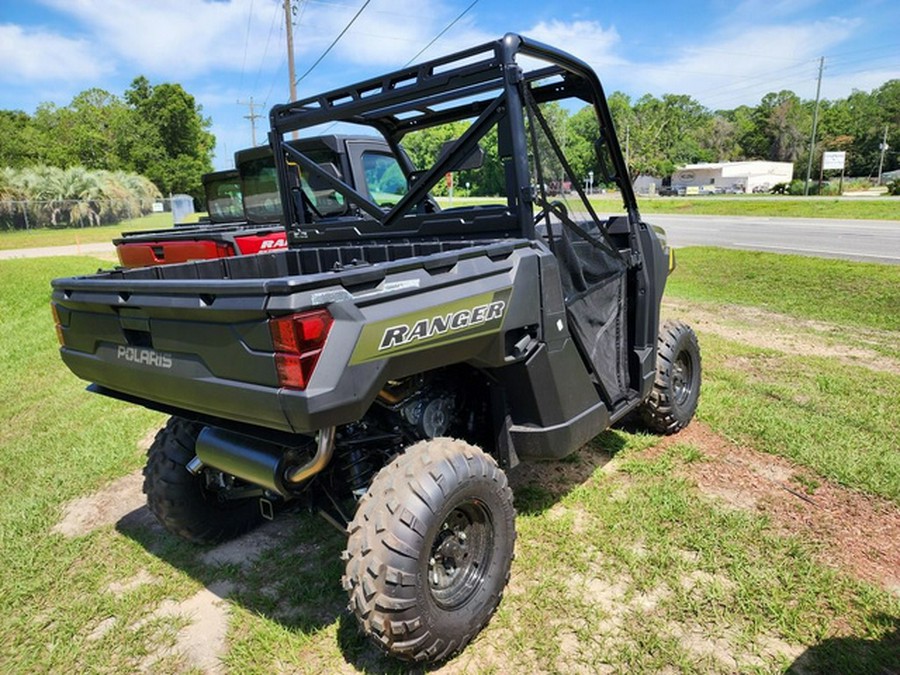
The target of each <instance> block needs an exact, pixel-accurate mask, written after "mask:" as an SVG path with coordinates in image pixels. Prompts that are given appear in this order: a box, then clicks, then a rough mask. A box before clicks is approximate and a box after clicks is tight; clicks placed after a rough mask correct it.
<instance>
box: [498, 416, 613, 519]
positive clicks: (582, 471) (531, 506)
mask: <svg viewBox="0 0 900 675" xmlns="http://www.w3.org/2000/svg"><path fill="white" fill-rule="evenodd" d="M625 445H626V441H625V438H624V437H623V436H622V434H621V433H619V432H617V431H615V430H609V431H605V432H603V433H602V434H600V435H599V436H597V437H595V438H594V439H593V440H591V441H589V442H588V443H586V444H585V445H583V446H582V447H581V448H579V449H578V450H576V451H575V452H573V453H572V454H571V455H569V456H568V457H565V458H563V459H561V460H559V461H554V462H523V463H521V464H519V465H518V466H517V467H515V468H514V469H512V470H511V471H510V472H509V483H510V486H511V487H512V489H513V493H514V495H515V499H516V512H517V513H523V514H528V515H538V514H540V513H543V512H544V511H546V510H547V509H549V508H550V507H552V506H553V505H554V504H555V503H556V502H557V501H559V499H560V498H562V497H563V496H565V495H566V494H568V493H569V492H570V491H571V490H572V489H574V488H576V487H578V486H579V485H581V484H583V483H584V482H585V481H587V480H588V479H589V478H590V477H591V476H592V475H593V474H594V472H595V471H596V470H597V469H599V468H601V467H603V466H606V465H607V464H608V463H609V462H610V460H611V459H612V458H613V457H614V456H615V455H616V453H618V452H619V451H621V450H622V449H624V447H625Z"/></svg>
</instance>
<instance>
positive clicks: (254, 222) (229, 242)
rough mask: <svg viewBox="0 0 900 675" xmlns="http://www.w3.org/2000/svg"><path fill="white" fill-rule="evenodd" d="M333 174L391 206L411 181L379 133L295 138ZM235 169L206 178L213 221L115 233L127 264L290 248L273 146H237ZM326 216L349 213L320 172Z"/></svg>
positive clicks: (317, 185)
mask: <svg viewBox="0 0 900 675" xmlns="http://www.w3.org/2000/svg"><path fill="white" fill-rule="evenodd" d="M292 144H293V145H294V147H296V148H297V149H299V150H301V151H303V152H304V153H305V154H306V155H307V156H309V157H312V158H313V160H314V161H315V162H316V163H317V164H319V165H320V166H321V167H322V168H323V170H324V171H325V172H326V173H327V174H328V175H330V176H333V177H335V178H338V179H341V180H344V181H346V182H347V184H348V185H351V186H353V187H354V188H357V189H359V190H360V191H361V192H362V193H363V194H367V195H369V196H370V197H371V198H372V200H373V201H375V202H376V203H378V204H380V205H381V206H383V207H388V206H390V205H391V204H392V203H395V202H396V201H397V199H398V196H397V192H398V191H400V190H405V187H406V179H405V178H404V176H403V172H402V170H401V169H400V167H399V164H398V163H397V161H396V159H395V158H394V156H393V153H392V151H391V148H390V147H389V146H388V145H387V144H386V143H385V142H384V141H383V140H382V139H379V138H377V137H374V136H339V135H330V136H318V137H313V138H309V139H302V140H298V141H292ZM234 162H235V166H236V168H235V169H232V170H229V171H218V172H214V173H211V174H206V175H205V176H204V188H205V192H206V202H207V208H208V210H209V220H208V221H207V222H202V223H198V224H196V225H191V226H180V227H176V228H174V229H171V228H169V229H163V230H151V231H145V232H129V233H125V234H123V235H122V237H120V238H118V239H114V240H113V243H114V244H115V246H116V253H117V254H118V256H119V262H120V263H121V264H122V266H123V267H145V266H148V265H168V264H174V263H183V262H189V261H192V260H206V259H211V258H227V257H231V256H236V255H250V254H254V253H259V252H265V251H272V250H277V249H280V248H286V247H287V236H286V234H285V230H284V225H283V219H282V205H281V198H280V196H279V192H278V180H277V177H276V173H275V160H274V157H273V155H272V150H271V148H269V146H260V147H257V148H248V149H245V150H238V151H237V152H236V153H235V155H234ZM303 185H304V189H305V190H306V191H307V192H308V194H309V197H310V200H311V203H312V204H313V208H315V209H316V210H317V211H318V212H319V213H320V214H321V215H328V216H336V215H342V214H344V213H345V212H346V211H347V209H348V208H352V207H348V206H347V205H346V204H345V202H344V198H343V197H342V196H341V194H340V193H338V192H336V191H335V190H333V189H332V188H329V187H328V186H325V185H322V184H321V181H320V180H319V179H317V178H316V177H314V176H311V177H310V178H309V179H307V178H304V179H303Z"/></svg>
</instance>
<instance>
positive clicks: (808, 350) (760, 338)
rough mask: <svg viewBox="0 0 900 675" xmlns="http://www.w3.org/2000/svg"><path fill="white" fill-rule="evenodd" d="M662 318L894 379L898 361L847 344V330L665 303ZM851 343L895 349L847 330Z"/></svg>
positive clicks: (732, 308) (734, 309)
mask: <svg viewBox="0 0 900 675" xmlns="http://www.w3.org/2000/svg"><path fill="white" fill-rule="evenodd" d="M663 310H664V313H665V314H667V315H668V314H678V315H682V316H690V317H691V324H692V326H693V327H694V328H695V329H696V330H698V331H701V332H704V331H705V332H709V333H715V334H716V335H720V336H722V337H724V338H728V339H729V340H736V341H738V342H743V343H745V344H748V345H752V346H754V347H761V348H765V349H774V350H776V351H780V352H784V353H785V354H798V355H801V356H822V357H826V358H831V359H835V360H837V361H840V362H841V363H845V364H848V365H852V366H862V367H863V368H868V369H869V370H875V371H880V372H885V373H900V360H897V359H894V358H891V357H889V356H885V355H884V354H880V353H879V352H877V351H875V350H874V349H869V348H868V347H863V346H859V345H858V344H848V341H847V338H848V337H850V336H848V335H847V332H848V330H850V329H848V328H845V327H843V326H837V325H834V324H829V323H825V322H821V321H810V320H803V319H796V318H794V317H790V316H787V315H784V314H778V313H776V312H768V311H765V310H762V309H759V308H758V307H744V306H741V305H729V304H716V305H712V304H708V303H700V302H689V301H687V300H673V299H666V300H664V301H663ZM852 331H853V333H852V338H853V340H854V342H857V343H858V342H864V343H868V344H875V345H885V346H894V347H896V344H897V338H898V335H897V333H895V332H892V331H876V330H872V329H863V328H855V327H854V328H853V329H852Z"/></svg>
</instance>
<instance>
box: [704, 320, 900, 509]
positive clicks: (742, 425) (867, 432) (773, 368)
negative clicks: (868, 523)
mask: <svg viewBox="0 0 900 675" xmlns="http://www.w3.org/2000/svg"><path fill="white" fill-rule="evenodd" d="M700 340H701V346H702V348H703V353H704V359H703V378H704V379H703V396H702V398H701V404H700V411H699V417H700V419H702V420H703V421H705V422H707V423H708V424H709V425H710V426H711V427H712V428H713V429H715V430H717V431H719V432H720V433H722V434H724V435H725V436H727V437H728V438H733V439H737V440H739V441H741V442H742V443H746V444H749V445H751V446H752V447H754V448H756V449H758V450H761V451H763V452H770V453H773V454H777V455H782V456H784V457H788V458H789V459H792V460H794V461H796V462H798V463H799V464H801V465H803V466H806V467H808V468H810V469H812V470H813V471H815V472H816V474H818V475H819V476H824V477H826V478H829V479H831V480H833V481H835V482H838V483H841V484H843V485H846V486H848V487H852V488H856V489H859V490H863V491H865V492H868V493H871V494H876V495H879V496H882V497H885V498H886V499H890V500H892V501H893V502H894V503H896V504H898V505H900V451H898V446H897V439H898V438H900V410H898V406H897V402H898V401H900V373H894V374H890V373H881V372H873V371H871V370H869V369H867V368H854V367H850V366H847V365H843V364H840V363H837V362H835V361H834V360H831V359H828V358H823V357H814V356H790V355H787V354H783V353H781V352H775V351H773V350H766V349H756V348H753V347H748V346H746V345H743V344H740V343H738V342H735V341H732V340H727V339H722V338H721V337H719V336H717V335H714V334H711V333H703V332H702V331H701V333H700Z"/></svg>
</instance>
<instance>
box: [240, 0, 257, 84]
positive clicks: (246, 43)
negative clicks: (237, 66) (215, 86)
mask: <svg viewBox="0 0 900 675" xmlns="http://www.w3.org/2000/svg"><path fill="white" fill-rule="evenodd" d="M252 21H253V0H250V10H249V11H248V12H247V34H246V35H245V36H244V58H243V59H241V79H240V80H239V82H238V89H240V88H241V87H243V86H244V68H245V66H246V65H247V47H249V46H250V24H251V23H252Z"/></svg>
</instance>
